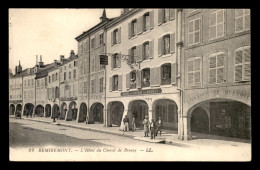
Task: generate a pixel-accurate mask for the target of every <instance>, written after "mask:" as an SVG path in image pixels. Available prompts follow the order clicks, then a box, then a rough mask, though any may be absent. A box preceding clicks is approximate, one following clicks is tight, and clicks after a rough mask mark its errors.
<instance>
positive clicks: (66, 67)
mask: <svg viewBox="0 0 260 170" xmlns="http://www.w3.org/2000/svg"><path fill="white" fill-rule="evenodd" d="M77 61H78V56H77V55H75V53H74V51H73V50H71V53H70V57H69V58H68V59H62V62H61V63H62V64H61V65H60V67H59V72H60V119H61V120H63V119H65V120H67V121H72V120H73V121H74V120H77V119H78V116H77V113H78V101H77V100H78V64H77Z"/></svg>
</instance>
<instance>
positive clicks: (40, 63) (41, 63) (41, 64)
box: [39, 55, 43, 67]
mask: <svg viewBox="0 0 260 170" xmlns="http://www.w3.org/2000/svg"><path fill="white" fill-rule="evenodd" d="M39 65H40V67H42V66H43V62H42V55H40V62H39Z"/></svg>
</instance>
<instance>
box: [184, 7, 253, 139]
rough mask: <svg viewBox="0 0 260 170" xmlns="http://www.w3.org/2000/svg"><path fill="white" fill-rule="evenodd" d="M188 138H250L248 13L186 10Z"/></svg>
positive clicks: (185, 111)
mask: <svg viewBox="0 0 260 170" xmlns="http://www.w3.org/2000/svg"><path fill="white" fill-rule="evenodd" d="M183 18H184V27H183V37H184V39H185V45H184V48H183V56H182V58H183V60H182V61H183V62H182V67H181V68H182V72H183V73H184V74H183V79H182V87H183V124H184V126H183V127H184V129H183V133H182V134H183V137H184V139H191V138H192V132H199V133H206V134H214V135H221V136H229V137H236V138H246V139H249V138H250V134H251V123H250V122H251V82H250V77H251V69H250V61H251V50H250V44H251V39H250V36H251V33H250V10H249V9H184V16H183Z"/></svg>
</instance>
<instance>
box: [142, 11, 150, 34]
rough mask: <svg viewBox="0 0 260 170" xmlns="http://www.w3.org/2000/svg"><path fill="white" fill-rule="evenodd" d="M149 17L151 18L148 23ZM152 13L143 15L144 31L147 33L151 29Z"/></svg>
mask: <svg viewBox="0 0 260 170" xmlns="http://www.w3.org/2000/svg"><path fill="white" fill-rule="evenodd" d="M147 17H148V18H149V19H148V21H147ZM150 20H151V18H150V13H149V12H147V13H145V14H144V15H143V31H144V32H145V31H147V30H149V29H150Z"/></svg>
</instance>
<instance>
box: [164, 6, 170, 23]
mask: <svg viewBox="0 0 260 170" xmlns="http://www.w3.org/2000/svg"><path fill="white" fill-rule="evenodd" d="M169 20H170V9H168V8H165V9H163V22H167V21H169Z"/></svg>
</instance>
